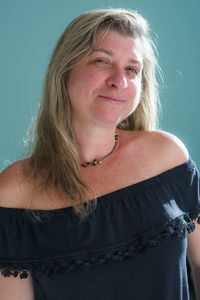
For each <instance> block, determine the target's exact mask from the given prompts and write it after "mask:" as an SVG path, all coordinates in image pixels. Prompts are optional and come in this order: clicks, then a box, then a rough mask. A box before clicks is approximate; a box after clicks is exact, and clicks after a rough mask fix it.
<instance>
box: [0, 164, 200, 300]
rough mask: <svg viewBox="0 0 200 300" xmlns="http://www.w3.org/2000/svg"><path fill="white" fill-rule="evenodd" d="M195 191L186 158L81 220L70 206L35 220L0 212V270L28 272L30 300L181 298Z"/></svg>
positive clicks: (185, 291)
mask: <svg viewBox="0 0 200 300" xmlns="http://www.w3.org/2000/svg"><path fill="white" fill-rule="evenodd" d="M199 187H200V186H199V174H198V171H197V168H196V166H195V163H194V162H193V161H192V160H191V159H189V160H188V161H187V162H186V163H184V164H181V165H179V166H177V167H175V168H172V169H170V170H168V171H166V172H163V173H161V174H159V175H157V176H154V177H152V178H150V179H147V180H144V181H142V182H139V183H136V184H133V185H131V186H128V187H125V188H122V189H120V190H117V191H114V192H112V193H109V194H107V195H104V196H101V197H99V198H98V205H97V209H96V210H95V211H94V212H93V213H92V214H91V215H90V216H89V217H88V219H87V220H86V221H85V222H81V221H80V219H79V218H78V217H77V216H74V214H73V210H72V208H71V207H67V208H63V209H57V210H52V211H50V210H49V211H41V212H43V213H44V214H43V216H42V218H41V219H42V221H41V222H39V221H36V220H35V221H34V220H33V219H32V218H31V216H30V214H28V213H27V211H26V210H24V209H16V208H4V207H1V208H0V269H1V273H2V275H4V276H20V277H21V278H22V280H24V278H26V277H27V276H29V275H28V273H27V271H30V272H31V273H32V277H33V283H34V291H35V299H36V300H62V299H63V300H66V299H69V300H82V299H85V300H94V299H95V300H122V299H123V300H146V299H148V300H188V299H190V295H189V285H188V274H187V266H186V250H187V235H186V231H188V232H191V231H193V230H194V229H195V226H198V224H200V217H199V215H200V194H199V193H200V192H199ZM195 219H197V221H198V223H196V224H194V223H193V222H192V220H195Z"/></svg>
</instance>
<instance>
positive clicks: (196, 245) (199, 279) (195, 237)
mask: <svg viewBox="0 0 200 300" xmlns="http://www.w3.org/2000/svg"><path fill="white" fill-rule="evenodd" d="M187 236H188V249H187V256H188V259H189V261H190V265H191V269H192V274H193V279H194V285H195V291H196V296H197V300H200V224H197V223H196V228H195V230H194V231H193V232H192V233H188V234H187Z"/></svg>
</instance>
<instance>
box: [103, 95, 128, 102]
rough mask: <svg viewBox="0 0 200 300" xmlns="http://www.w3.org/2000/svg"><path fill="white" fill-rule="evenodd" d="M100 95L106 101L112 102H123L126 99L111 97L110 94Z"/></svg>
mask: <svg viewBox="0 0 200 300" xmlns="http://www.w3.org/2000/svg"><path fill="white" fill-rule="evenodd" d="M99 97H101V98H103V99H105V100H106V101H108V102H110V103H115V104H122V103H123V102H124V100H122V99H118V98H114V97H110V96H102V95H100V96H99Z"/></svg>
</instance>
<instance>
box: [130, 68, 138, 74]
mask: <svg viewBox="0 0 200 300" xmlns="http://www.w3.org/2000/svg"><path fill="white" fill-rule="evenodd" d="M128 70H129V71H130V72H131V73H135V74H137V73H138V71H137V69H135V68H131V67H130V68H128Z"/></svg>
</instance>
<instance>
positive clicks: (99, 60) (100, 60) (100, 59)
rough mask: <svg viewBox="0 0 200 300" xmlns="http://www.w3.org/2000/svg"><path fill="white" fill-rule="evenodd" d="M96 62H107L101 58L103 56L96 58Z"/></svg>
mask: <svg viewBox="0 0 200 300" xmlns="http://www.w3.org/2000/svg"><path fill="white" fill-rule="evenodd" d="M96 62H99V63H104V64H106V63H107V61H106V60H105V59H103V58H99V59H96Z"/></svg>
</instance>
